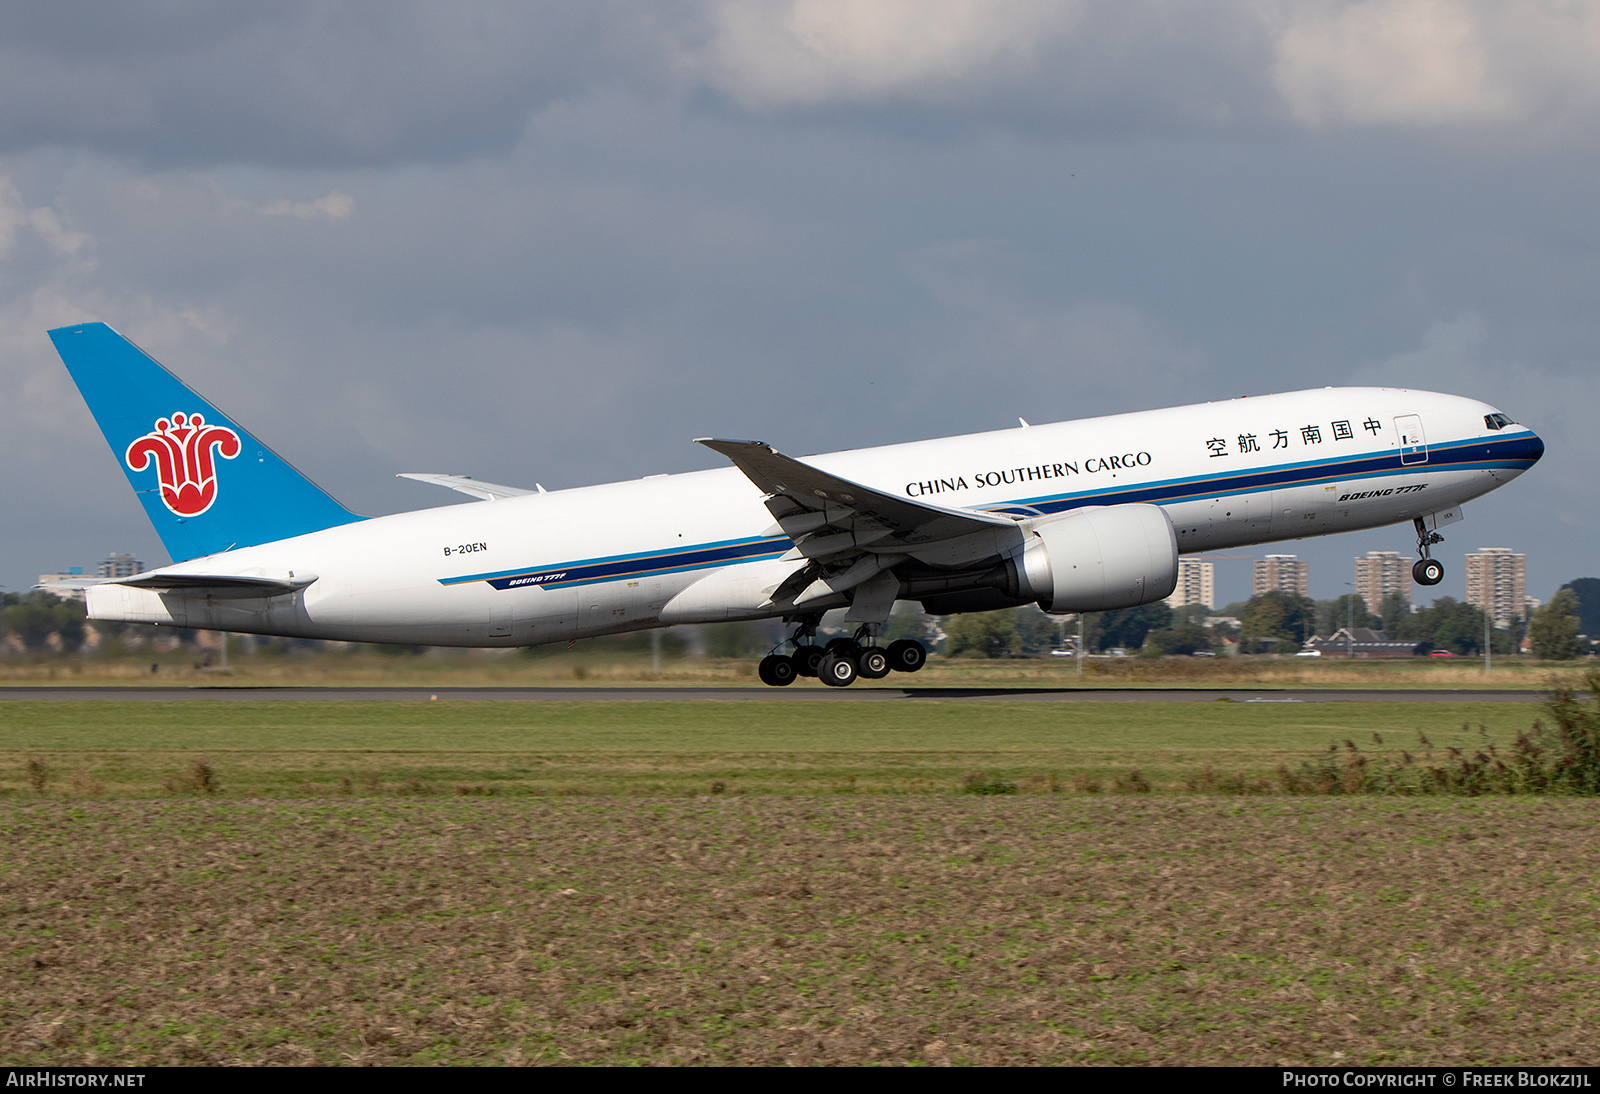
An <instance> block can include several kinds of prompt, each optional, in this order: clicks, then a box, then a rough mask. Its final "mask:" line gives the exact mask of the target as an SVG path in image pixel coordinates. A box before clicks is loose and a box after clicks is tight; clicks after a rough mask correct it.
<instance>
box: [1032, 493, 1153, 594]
mask: <svg viewBox="0 0 1600 1094" xmlns="http://www.w3.org/2000/svg"><path fill="white" fill-rule="evenodd" d="M1024 527H1025V528H1026V529H1027V531H1028V532H1029V533H1030V534H1029V536H1028V540H1027V545H1026V546H1025V547H1024V548H1023V549H1022V551H1021V553H1020V555H1019V556H1013V558H1012V560H1011V562H1010V565H1009V566H1008V567H1007V569H1008V570H1010V571H1012V572H1013V573H1014V574H1015V581H1016V586H1017V588H1016V591H1017V593H1018V594H1019V595H1021V596H1024V597H1029V598H1032V599H1033V600H1036V601H1037V602H1038V604H1039V607H1041V608H1043V609H1044V610H1045V611H1047V612H1104V611H1111V610H1113V609H1116V608H1134V607H1137V606H1138V605H1140V604H1150V603H1153V602H1154V601H1157V600H1165V599H1166V598H1167V597H1169V596H1171V595H1172V591H1173V590H1174V589H1176V588H1177V587H1178V537H1177V535H1176V534H1175V533H1174V532H1173V530H1172V518H1170V517H1168V516H1167V514H1166V510H1164V509H1162V508H1161V507H1160V506H1158V505H1112V506H1106V507H1103V508H1102V507H1094V508H1089V509H1076V510H1074V511H1072V512H1071V513H1066V514H1063V515H1062V516H1058V517H1046V518H1043V519H1040V520H1037V521H1032V522H1029V523H1028V524H1026V525H1025V526H1024ZM1008 576H1009V575H1008ZM1008 591H1009V590H1008Z"/></svg>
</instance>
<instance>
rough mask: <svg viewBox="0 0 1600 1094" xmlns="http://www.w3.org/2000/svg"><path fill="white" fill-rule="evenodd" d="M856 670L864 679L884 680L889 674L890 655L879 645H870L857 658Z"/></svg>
mask: <svg viewBox="0 0 1600 1094" xmlns="http://www.w3.org/2000/svg"><path fill="white" fill-rule="evenodd" d="M856 671H858V672H859V673H860V674H861V679H863V680H882V679H883V678H884V677H885V676H888V675H889V655H888V654H887V653H885V652H884V651H883V650H882V649H880V648H878V647H877V646H868V647H867V648H866V649H864V650H862V651H861V656H860V657H857V658H856Z"/></svg>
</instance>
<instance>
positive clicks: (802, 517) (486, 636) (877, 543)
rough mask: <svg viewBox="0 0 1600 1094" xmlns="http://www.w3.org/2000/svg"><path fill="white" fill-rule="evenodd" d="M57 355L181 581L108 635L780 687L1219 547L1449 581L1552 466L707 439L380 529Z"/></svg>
mask: <svg viewBox="0 0 1600 1094" xmlns="http://www.w3.org/2000/svg"><path fill="white" fill-rule="evenodd" d="M49 334H50V338H51V340H52V341H53V342H54V344H55V346H56V350H57V352H58V353H59V354H60V355H61V359H62V361H63V362H64V363H65V365H66V367H67V369H68V370H69V372H70V373H71V374H72V378H73V380H74V381H75V382H76V383H77V385H78V389H79V391H80V392H81V393H82V395H83V398H84V400H85V402H86V403H87V404H88V406H89V409H90V411H91V413H92V414H93V415H94V417H95V419H96V421H97V422H98V424H99V426H100V428H101V431H102V432H103V433H104V434H105V437H106V441H107V442H108V443H109V444H110V446H111V451H112V454H113V455H114V456H115V457H116V459H117V461H118V463H119V464H121V466H122V469H123V472H124V473H125V474H126V475H127V477H128V481H129V483H130V484H132V486H133V489H134V491H135V492H136V494H137V495H138V498H139V500H140V501H141V502H142V503H143V505H144V508H145V512H146V513H147V514H148V515H149V517H150V520H151V522H152V523H153V524H154V525H155V528H156V531H157V532H158V533H159V534H160V536H161V540H162V542H163V544H165V546H166V548H167V551H168V553H169V554H170V555H171V556H172V558H174V559H176V560H178V561H176V562H174V563H173V564H172V565H168V566H163V567H160V568H159V569H156V570H152V571H149V572H146V573H141V574H138V575H136V576H133V577H124V578H117V579H106V580H102V581H91V582H89V583H87V584H89V587H88V588H86V590H85V593H86V601H87V605H88V614H89V617H90V618H91V619H101V620H117V621H123V622H135V623H153V624H157V625H162V626H175V627H193V628H202V629H207V630H221V631H234V632H243V633H253V634H264V635H281V636H289V637H301V638H320V639H342V640H347V641H357V642H385V643H403V644H417V645H432V646H535V645H540V644H543V643H549V642H558V641H569V642H570V641H571V640H574V639H578V638H587V637H592V636H596V635H605V634H615V633H621V632H626V631H636V630H643V629H648V628H654V627H670V626H675V625H679V624H688V623H719V622H725V621H729V620H748V619H782V620H784V621H785V622H787V623H790V624H792V625H793V626H794V630H793V632H792V634H791V636H790V637H789V638H788V639H786V640H785V641H784V642H783V643H780V644H779V646H778V647H775V649H774V650H773V652H772V653H770V654H768V655H767V656H766V657H765V658H763V659H762V661H761V663H760V666H759V676H760V678H761V680H762V681H763V682H764V683H767V684H770V685H774V686H780V687H781V686H786V685H788V684H791V683H793V682H794V681H795V680H796V679H797V678H798V677H801V676H805V677H815V678H818V679H820V680H821V681H822V682H823V683H825V684H828V685H831V686H835V687H844V686H848V685H849V684H851V683H853V682H855V681H856V680H857V679H858V678H861V679H869V680H876V679H882V678H884V677H885V676H887V675H888V674H889V673H890V672H891V671H899V672H915V671H917V670H918V669H920V668H921V667H922V666H923V664H924V662H925V661H926V659H927V649H926V648H925V647H924V646H923V645H922V644H921V643H919V642H915V641H911V640H901V641H897V642H893V643H890V644H889V645H888V646H887V647H884V646H880V645H879V643H878V637H879V635H880V634H881V632H882V629H883V627H884V625H885V624H886V623H887V621H888V620H889V616H890V612H891V611H892V610H893V608H894V605H895V603H896V602H897V601H901V600H914V601H919V602H920V603H921V605H922V607H923V610H924V611H926V612H928V613H930V614H932V615H946V614H951V613H958V612H975V611H989V610H994V609H1000V608H1009V607H1015V606H1020V605H1025V604H1038V605H1039V607H1041V608H1042V609H1043V610H1044V611H1046V612H1051V613H1077V612H1098V611H1106V610H1111V609H1118V608H1131V607H1135V606H1138V605H1141V604H1149V603H1153V602H1155V601H1159V600H1163V599H1165V598H1167V597H1168V596H1170V595H1171V594H1172V592H1173V590H1174V588H1175V587H1176V583H1177V571H1178V559H1179V556H1180V555H1183V554H1189V553H1194V552H1201V551H1212V550H1217V549H1220V548H1230V547H1242V546H1248V545H1251V544H1259V543H1268V542H1273V541H1277V540H1285V539H1300V538H1304V537H1307V536H1321V535H1328V534H1330V533H1334V532H1346V531H1351V530H1354V529H1359V528H1376V527H1380V526H1383V525H1389V524H1396V523H1401V522H1406V521H1409V522H1410V523H1411V524H1412V526H1413V528H1414V530H1415V533H1416V536H1417V551H1418V555H1419V557H1418V560H1417V563H1416V565H1415V567H1414V568H1413V577H1414V579H1415V580H1416V581H1417V583H1419V584H1421V585H1437V584H1438V583H1439V582H1440V581H1441V580H1442V579H1443V577H1444V566H1443V565H1442V564H1441V563H1440V562H1439V561H1438V560H1437V559H1435V558H1433V557H1432V555H1431V551H1430V548H1431V547H1433V546H1434V545H1435V544H1437V543H1439V542H1441V541H1442V539H1443V536H1442V535H1441V534H1440V533H1439V531H1438V529H1439V528H1441V527H1444V526H1446V525H1448V524H1451V523H1454V522H1455V521H1458V520H1460V519H1461V507H1462V505H1463V503H1465V502H1468V501H1470V500H1472V499H1473V498H1477V497H1480V496H1482V495H1483V494H1486V493H1488V492H1489V491H1491V490H1494V489H1497V488H1498V487H1500V486H1503V485H1504V484H1505V483H1507V482H1510V481H1511V480H1512V479H1514V478H1516V477H1517V476H1518V475H1521V474H1522V473H1523V472H1524V471H1526V470H1528V469H1529V468H1530V467H1532V466H1533V465H1534V464H1535V463H1536V462H1538V460H1539V458H1540V457H1541V456H1542V455H1543V454H1544V442H1543V441H1542V440H1540V438H1539V436H1538V435H1537V434H1536V433H1534V432H1533V430H1531V429H1529V428H1527V427H1526V426H1522V425H1520V424H1518V423H1516V422H1515V421H1514V419H1512V418H1511V417H1509V416H1508V415H1506V414H1504V413H1502V412H1501V411H1499V410H1497V409H1496V408H1495V407H1492V406H1489V405H1487V404H1485V403H1482V402H1479V401H1477V400H1475V399H1469V398H1463V397H1459V396H1454V395H1442V394H1437V393H1433V392H1425V391H1411V390H1405V389H1400V388H1375V387H1358V388H1333V387H1329V388H1322V389H1320V390H1311V391H1297V392H1289V393H1286V394H1275V395H1265V396H1257V397H1246V398H1238V399H1231V400H1227V401H1224V402H1213V403H1205V404H1201V405H1197V406H1187V407H1176V408H1170V409H1164V410H1148V411H1140V412H1137V413H1131V414H1117V415H1112V416H1109V417H1101V418H1090V419H1084V420H1079V421H1068V422H1061V423H1058V424H1054V425H1029V424H1028V423H1027V422H1025V421H1022V420H1021V419H1019V425H1018V427H1017V428H1013V429H1003V430H998V431H994V432H986V433H975V434H971V435H968V436H960V437H948V438H942V439H937V440H926V441H917V442H912V443H907V444H894V445H888V446H884V447H879V448H866V449H856V450H850V451H843V452H833V453H828V454H824V455H814V456H808V457H806V458H804V459H795V458H793V457H790V456H786V455H784V454H783V453H781V452H779V451H777V450H776V449H774V448H772V447H771V446H770V445H767V444H765V443H762V442H759V441H750V440H724V439H717V438H701V439H700V440H699V443H700V444H702V445H704V446H706V447H707V448H709V449H711V450H712V451H713V452H716V453H718V454H720V455H722V456H724V457H726V458H727V460H728V461H729V463H730V464H731V466H728V467H722V468H717V469H714V470H707V471H694V472H689V473H686V474H674V475H652V476H647V477H645V478H642V479H638V480H634V481H630V482H616V483H608V484H605V485H600V486H588V487H580V488H576V489H569V490H550V491H547V490H545V489H544V487H543V486H536V489H534V490H527V489H522V488H518V487H509V486H499V485H496V484H493V483H485V482H480V481H478V480H476V479H472V478H469V477H467V476H462V475H443V474H431V473H408V474H407V475H406V476H404V477H409V478H412V479H417V480H420V481H423V482H427V483H432V484H436V485H440V486H445V487H449V488H451V489H454V490H457V491H459V492H462V493H465V494H467V495H469V496H470V497H472V498H473V499H474V500H473V501H472V502H469V503H462V504H455V505H447V506H443V507H438V508H431V509H423V510H419V511H416V512H409V513H398V514H394V515H391V516H382V517H370V518H366V517H361V516H359V515H357V514H356V513H353V512H351V511H350V510H349V509H346V508H345V507H344V506H343V505H340V504H339V503H338V502H337V501H335V500H334V499H333V498H332V497H330V496H329V495H328V494H327V493H325V492H324V491H323V490H322V489H320V488H319V487H317V486H316V485H315V484H314V483H312V482H311V480H310V479H308V478H306V477H305V476H304V475H302V474H301V473H300V472H299V471H297V470H295V468H293V467H292V466H290V464H288V463H287V462H286V461H284V460H283V459H282V458H281V457H280V456H278V455H277V454H276V453H275V452H273V451H272V450H271V449H270V448H268V447H267V446H266V445H264V444H262V443H261V442H260V441H258V440H257V439H256V437H255V436H254V435H253V434H251V433H250V432H248V431H247V430H245V429H244V427H243V426H241V425H239V424H238V422H237V421H235V420H234V419H232V418H230V417H228V416H227V415H224V414H223V413H222V412H221V411H219V410H218V409H217V408H216V407H215V406H214V405H212V404H211V403H210V402H208V401H206V400H205V399H203V398H201V397H200V396H199V395H197V394H196V393H195V392H194V391H193V390H192V389H190V388H189V387H188V386H186V385H185V384H184V383H183V382H182V381H180V380H179V379H178V378H177V377H175V376H174V375H173V374H172V373H170V372H168V371H167V370H166V369H165V368H163V367H162V366H161V365H160V364H158V363H157V362H156V361H155V360H154V359H153V358H152V357H150V356H149V355H147V354H145V353H144V352H143V351H142V350H140V349H139V348H138V347H137V346H135V345H134V344H133V343H132V342H130V341H128V340H127V339H126V338H124V337H123V336H122V335H120V334H118V333H117V332H116V331H114V330H113V329H112V328H110V327H109V326H106V325H105V324H103V323H82V324H77V325H74V326H68V327H61V328H59V329H56V330H52V331H50V332H49ZM840 608H843V609H845V610H846V614H845V617H844V619H845V623H846V625H847V628H849V627H853V628H854V630H853V636H852V637H848V638H845V637H841V638H835V639H833V640H832V641H831V642H828V643H827V644H826V645H825V646H824V645H818V644H817V643H816V642H815V641H814V639H815V638H816V635H817V627H818V625H819V623H820V622H821V620H822V616H823V613H824V612H828V611H832V610H835V609H840ZM789 646H792V652H789V653H787V654H785V653H782V652H780V651H781V650H782V649H784V647H789Z"/></svg>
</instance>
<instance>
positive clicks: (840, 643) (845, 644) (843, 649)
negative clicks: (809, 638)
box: [823, 638, 861, 657]
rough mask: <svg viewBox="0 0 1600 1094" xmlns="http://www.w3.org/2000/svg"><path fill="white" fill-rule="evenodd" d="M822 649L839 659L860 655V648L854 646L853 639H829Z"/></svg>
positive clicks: (854, 641)
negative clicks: (837, 656)
mask: <svg viewBox="0 0 1600 1094" xmlns="http://www.w3.org/2000/svg"><path fill="white" fill-rule="evenodd" d="M823 649H825V650H827V651H828V652H829V653H836V654H838V655H839V656H840V657H855V656H857V655H859V654H860V653H861V647H860V646H858V645H857V644H856V640H855V639H854V638H830V639H829V640H828V644H827V645H826V646H824V647H823Z"/></svg>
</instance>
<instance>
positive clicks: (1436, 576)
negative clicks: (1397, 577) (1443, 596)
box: [1411, 517, 1444, 585]
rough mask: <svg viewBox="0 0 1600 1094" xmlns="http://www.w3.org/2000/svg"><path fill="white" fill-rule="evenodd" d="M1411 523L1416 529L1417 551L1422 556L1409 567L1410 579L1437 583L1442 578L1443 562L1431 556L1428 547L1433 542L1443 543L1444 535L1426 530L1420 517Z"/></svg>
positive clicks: (1425, 583)
mask: <svg viewBox="0 0 1600 1094" xmlns="http://www.w3.org/2000/svg"><path fill="white" fill-rule="evenodd" d="M1412 523H1413V524H1414V525H1415V526H1416V529H1417V553H1418V554H1419V555H1421V556H1422V557H1421V558H1419V559H1417V561H1416V563H1415V564H1414V565H1413V566H1412V567H1411V580H1413V581H1415V582H1416V583H1417V584H1418V585H1437V584H1439V582H1441V581H1443V580H1444V563H1442V562H1440V561H1439V560H1438V559H1436V558H1433V557H1431V556H1430V554H1429V553H1428V548H1430V547H1432V546H1433V545H1434V544H1435V543H1443V542H1444V537H1443V536H1441V535H1440V534H1439V533H1438V532H1430V531H1428V526H1427V525H1426V524H1424V523H1423V522H1422V518H1421V517H1418V518H1417V519H1416V520H1414V521H1412Z"/></svg>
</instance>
